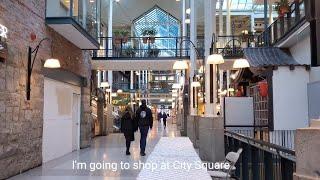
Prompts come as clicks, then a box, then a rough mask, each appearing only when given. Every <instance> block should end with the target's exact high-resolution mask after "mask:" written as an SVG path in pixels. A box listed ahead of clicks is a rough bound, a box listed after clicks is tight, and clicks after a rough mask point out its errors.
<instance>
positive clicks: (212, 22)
mask: <svg viewBox="0 0 320 180" xmlns="http://www.w3.org/2000/svg"><path fill="white" fill-rule="evenodd" d="M216 3H217V1H216V0H205V1H204V24H205V27H204V36H205V37H204V39H205V58H206V59H207V58H208V56H209V55H210V48H211V41H212V35H213V33H214V34H216ZM204 66H205V93H206V95H207V96H206V103H205V115H206V116H214V115H215V112H216V111H215V103H210V98H209V97H210V84H211V83H212V84H213V92H216V88H217V87H216V83H215V82H216V79H217V77H216V70H215V69H214V72H213V74H214V76H213V79H212V82H210V64H207V63H205V65H204ZM213 96H214V99H215V97H216V96H215V95H214V94H213ZM215 101H216V100H214V102H215Z"/></svg>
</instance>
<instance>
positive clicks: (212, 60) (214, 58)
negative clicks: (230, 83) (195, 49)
mask: <svg viewBox="0 0 320 180" xmlns="http://www.w3.org/2000/svg"><path fill="white" fill-rule="evenodd" d="M223 63H224V58H223V56H222V55H221V54H211V55H210V56H208V59H207V64H223Z"/></svg>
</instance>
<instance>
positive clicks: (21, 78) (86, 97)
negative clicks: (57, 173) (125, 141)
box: [0, 0, 91, 179]
mask: <svg viewBox="0 0 320 180" xmlns="http://www.w3.org/2000/svg"><path fill="white" fill-rule="evenodd" d="M0 24H3V25H5V26H6V27H7V28H8V30H9V32H8V39H7V44H8V59H7V60H6V62H4V63H1V62H0V179H4V178H7V177H10V176H13V175H15V174H18V173H20V172H23V171H26V170H28V169H30V168H33V167H36V166H39V165H41V163H42V129H43V102H44V101H43V96H44V95H43V93H44V92H43V90H44V77H43V75H42V73H41V70H42V68H43V60H44V59H46V58H48V57H50V56H51V46H50V43H49V42H44V43H43V45H42V46H41V48H40V49H39V52H38V56H37V59H36V62H35V65H34V69H33V74H32V78H31V100H30V101H26V91H25V89H26V74H27V71H26V70H27V48H28V46H31V47H33V48H34V47H35V46H36V45H37V43H38V42H39V40H41V39H42V38H44V37H49V38H50V39H52V40H53V42H54V45H53V56H54V57H55V58H58V59H59V60H60V63H61V66H62V68H63V69H65V70H68V71H71V72H73V73H76V74H78V75H81V76H83V77H86V78H87V80H88V82H90V81H89V79H90V76H91V64H90V57H91V56H90V54H89V52H87V51H81V50H80V49H79V48H77V47H76V46H74V45H73V44H72V43H70V42H69V41H67V40H66V39H64V38H63V37H62V36H60V35H59V34H57V33H56V32H55V31H54V30H52V29H51V28H49V27H48V26H46V25H45V0H1V1H0ZM31 32H34V33H35V34H36V35H37V40H35V41H34V42H32V41H31V39H30V33H31ZM88 84H89V83H88ZM89 102H90V89H89V85H88V87H84V88H82V115H81V133H80V134H81V137H80V139H81V143H80V144H81V147H82V148H84V147H87V146H89V145H90V139H91V116H90V114H91V108H90V106H89Z"/></svg>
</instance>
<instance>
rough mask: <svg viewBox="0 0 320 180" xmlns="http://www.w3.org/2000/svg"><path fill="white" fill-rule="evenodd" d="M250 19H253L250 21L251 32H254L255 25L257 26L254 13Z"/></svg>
mask: <svg viewBox="0 0 320 180" xmlns="http://www.w3.org/2000/svg"><path fill="white" fill-rule="evenodd" d="M250 18H251V20H250V21H251V25H250V30H251V32H254V25H255V22H254V19H255V14H254V12H252V13H251V16H250Z"/></svg>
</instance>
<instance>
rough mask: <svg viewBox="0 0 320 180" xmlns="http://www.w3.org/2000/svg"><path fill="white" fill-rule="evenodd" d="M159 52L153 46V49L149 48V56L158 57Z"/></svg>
mask: <svg viewBox="0 0 320 180" xmlns="http://www.w3.org/2000/svg"><path fill="white" fill-rule="evenodd" d="M159 53H160V50H159V49H157V48H155V49H150V50H149V57H158V56H159Z"/></svg>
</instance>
